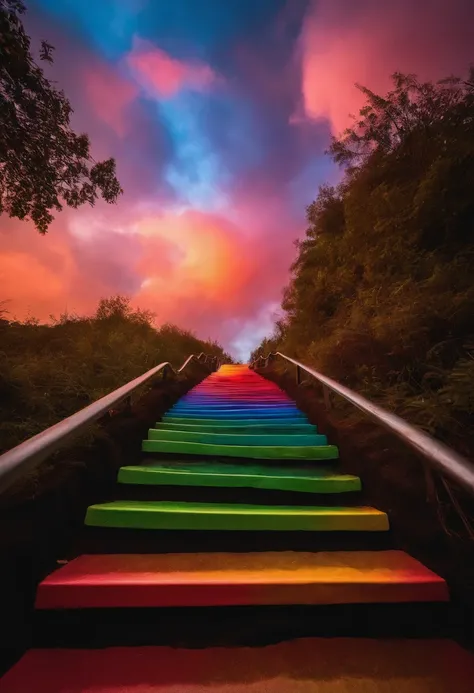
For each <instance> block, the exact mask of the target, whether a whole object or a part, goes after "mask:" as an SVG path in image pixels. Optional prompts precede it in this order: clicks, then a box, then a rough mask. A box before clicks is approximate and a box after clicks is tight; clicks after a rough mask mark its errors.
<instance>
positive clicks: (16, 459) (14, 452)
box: [0, 352, 220, 493]
mask: <svg viewBox="0 0 474 693" xmlns="http://www.w3.org/2000/svg"><path fill="white" fill-rule="evenodd" d="M191 361H197V362H199V363H202V362H204V363H208V362H209V361H212V362H213V366H214V369H215V370H217V368H218V366H219V364H220V361H219V358H218V357H217V356H214V357H213V356H209V355H207V354H204V353H202V352H201V353H200V354H199V356H195V355H194V354H191V356H189V357H188V358H187V359H186V361H185V362H184V363H183V365H182V366H181V368H178V370H177V371H176V370H175V369H174V368H173V366H172V365H171V363H170V362H169V361H165V362H164V363H160V364H159V365H158V366H155V367H154V368H151V369H150V370H149V371H147V372H146V373H144V374H143V375H140V376H138V378H135V380H131V381H130V382H128V383H126V385H122V387H119V388H118V389H117V390H114V391H113V392H110V393H109V394H108V395H105V396H104V397H101V399H98V400H96V401H95V402H93V403H92V404H89V405H88V406H87V407H84V409H81V410H80V411H78V412H76V413H75V414H72V415H71V416H68V417H67V418H66V419H63V420H62V421H59V422H58V423H57V424H54V426H50V428H47V429H46V430H44V431H41V433H38V434H37V435H35V436H33V437H32V438H29V439H28V440H25V441H24V442H23V443H20V444H19V445H17V446H16V447H14V448H12V449H11V450H8V451H7V452H5V453H4V454H3V455H0V493H1V492H2V491H5V490H6V489H7V488H9V487H10V486H11V485H12V484H14V483H15V481H16V480H17V479H18V478H19V477H20V476H22V475H23V474H24V473H25V472H26V471H28V470H29V469H32V468H34V467H36V466H37V465H38V464H40V463H41V462H43V461H44V460H45V459H46V458H47V457H49V456H50V455H52V454H53V453H54V452H56V451H57V450H59V449H60V448H62V447H64V445H65V444H66V443H68V442H69V441H70V440H71V439H72V438H76V437H77V436H78V435H80V433H82V432H83V430H84V429H85V428H87V426H89V425H90V424H91V423H93V422H94V421H96V420H97V419H100V418H101V417H102V416H103V415H104V414H106V413H107V412H108V411H109V410H110V409H112V407H113V406H114V405H116V404H119V403H120V402H122V401H123V400H124V399H127V398H128V397H130V395H131V394H132V393H133V392H135V390H137V389H138V388H139V387H140V386H141V385H143V384H145V383H146V382H147V381H149V380H150V378H153V376H155V375H156V374H157V373H160V372H162V373H163V377H165V376H166V374H168V373H169V372H171V373H173V374H174V375H179V374H180V373H181V372H182V371H184V369H185V368H186V367H187V366H188V364H189V363H190V362H191Z"/></svg>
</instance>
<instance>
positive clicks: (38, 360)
mask: <svg viewBox="0 0 474 693" xmlns="http://www.w3.org/2000/svg"><path fill="white" fill-rule="evenodd" d="M4 315H5V314H4ZM0 343H1V348H0V421H1V423H0V451H1V452H4V451H5V450H8V449H10V448H11V447H13V446H15V445H17V444H19V443H20V442H22V441H23V440H26V439H27V438H29V437H30V436H32V435H35V434H36V433H39V432H40V431H42V430H44V429H45V428H47V427H48V426H51V425H53V424H54V423H56V422H58V421H60V420H61V419H63V418H65V417H66V416H70V415H71V414H73V413H74V412H76V411H78V410H79V409H81V408H82V407H85V406H87V405H88V404H90V403H91V402H93V401H95V400H97V399H99V398H100V397H102V396H104V395H105V394H107V393H109V392H111V391H113V390H115V389H116V388H117V387H120V386H121V385H124V384H125V383H127V382H129V381H130V380H132V379H133V378H136V377H138V376H139V375H142V374H143V373H145V372H146V371H147V370H149V369H150V368H153V367H154V366H156V365H158V364H159V363H161V362H163V361H170V362H171V363H172V365H173V366H174V367H180V366H181V365H182V364H183V363H184V361H185V360H186V358H187V357H188V356H189V355H190V354H191V353H194V354H196V355H197V354H199V353H200V352H202V351H204V352H205V353H208V354H212V355H219V356H220V357H222V358H224V359H225V360H227V361H230V360H231V359H230V357H229V356H228V355H227V354H225V353H224V352H223V350H222V348H221V347H220V346H219V345H218V344H217V343H215V342H209V341H202V340H200V339H198V338H197V337H196V336H195V335H194V334H192V333H191V332H188V331H186V330H182V329H180V328H179V327H176V326H175V325H162V326H161V327H160V328H158V329H155V328H154V327H153V315H152V314H151V313H149V312H147V311H143V310H140V309H137V310H134V309H132V307H131V306H130V302H129V300H128V299H127V298H124V297H122V296H115V297H112V298H109V299H103V300H101V301H100V303H99V306H98V308H97V311H96V313H95V315H93V316H91V317H83V316H76V315H68V314H64V315H62V316H60V317H59V318H58V319H55V318H52V324H50V325H41V324H39V323H38V321H37V320H35V319H31V318H30V319H28V320H26V321H24V322H18V321H8V320H5V319H3V320H0Z"/></svg>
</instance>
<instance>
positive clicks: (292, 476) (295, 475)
mask: <svg viewBox="0 0 474 693" xmlns="http://www.w3.org/2000/svg"><path fill="white" fill-rule="evenodd" d="M118 482H119V483H121V484H145V485H166V486H216V487H219V486H220V487H222V486H224V487H239V488H245V487H247V488H260V489H275V490H281V491H301V492H306V493H344V492H351V491H360V489H361V483H360V479H359V478H358V477H356V476H351V475H349V474H346V475H342V474H334V473H331V472H330V471H329V470H326V469H325V470H319V469H311V470H298V469H295V470H293V469H288V468H281V467H280V468H279V467H259V466H255V465H245V464H242V465H230V464H218V463H212V462H207V463H206V462H205V463H200V462H195V463H192V464H179V463H174V462H171V463H169V464H166V463H157V464H149V465H142V466H134V467H122V468H121V469H120V471H119V475H118Z"/></svg>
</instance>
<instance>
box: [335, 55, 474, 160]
mask: <svg viewBox="0 0 474 693" xmlns="http://www.w3.org/2000/svg"><path fill="white" fill-rule="evenodd" d="M392 80H393V83H394V89H393V90H392V91H390V92H388V94H387V95H386V96H380V95H378V94H375V93H374V92H373V91H371V90H370V89H368V88H367V87H363V86H360V85H359V84H357V85H356V87H357V88H358V89H359V90H360V91H361V92H362V93H363V94H364V95H365V97H366V98H367V103H366V105H365V106H364V107H363V108H362V109H361V110H360V111H359V115H360V119H359V120H358V121H356V123H355V125H354V127H352V128H347V129H346V130H345V131H344V132H343V134H342V136H341V137H339V138H337V137H332V140H331V146H330V148H329V151H328V153H329V154H330V155H331V157H332V158H333V159H334V161H335V162H336V163H339V164H341V165H343V166H346V167H347V168H348V171H349V172H350V171H351V170H353V169H356V168H360V167H362V166H363V165H364V164H366V163H367V162H368V160H369V158H370V157H371V156H372V154H374V153H378V154H379V155H384V154H389V153H390V152H394V151H396V150H397V149H398V148H399V147H400V146H401V145H407V144H408V145H409V144H411V143H412V142H413V140H414V137H416V138H419V137H421V138H422V139H423V138H424V137H426V136H429V138H430V140H431V144H432V143H433V141H432V138H433V137H435V138H436V139H437V140H438V144H439V145H440V146H441V147H442V149H443V150H446V149H447V148H449V146H450V144H449V143H448V142H447V141H446V138H445V135H446V133H447V132H449V130H450V128H452V127H453V126H460V125H461V126H465V127H466V128H468V127H472V123H473V115H472V111H473V106H474V67H473V66H471V67H470V70H469V76H468V78H467V79H466V80H463V79H461V78H459V77H448V78H446V79H442V80H439V81H438V82H437V83H435V84H433V83H432V82H420V81H419V80H418V79H417V77H416V75H412V74H408V75H404V74H402V73H400V72H395V73H394V74H393V75H392ZM352 117H353V116H352ZM354 119H355V118H354Z"/></svg>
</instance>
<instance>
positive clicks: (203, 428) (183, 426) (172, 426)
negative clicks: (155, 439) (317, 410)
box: [155, 421, 318, 434]
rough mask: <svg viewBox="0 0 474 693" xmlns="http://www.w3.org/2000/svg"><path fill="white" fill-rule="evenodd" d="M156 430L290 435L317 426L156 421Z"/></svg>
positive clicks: (313, 430)
mask: <svg viewBox="0 0 474 693" xmlns="http://www.w3.org/2000/svg"><path fill="white" fill-rule="evenodd" d="M155 428H156V429H161V430H163V431H197V432H202V433H235V434H237V433H249V434H252V433H275V432H279V433H280V434H292V433H299V434H301V433H317V432H318V429H317V426H314V425H313V424H304V423H303V424H288V425H284V424H280V423H276V424H275V423H274V424H246V423H233V424H231V425H227V422H226V421H223V422H220V421H219V424H218V425H214V426H209V425H208V424H189V423H167V422H166V421H157V422H156V424H155Z"/></svg>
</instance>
